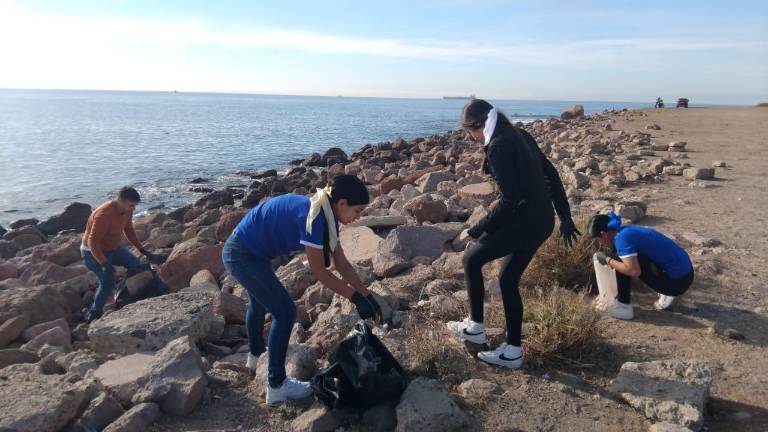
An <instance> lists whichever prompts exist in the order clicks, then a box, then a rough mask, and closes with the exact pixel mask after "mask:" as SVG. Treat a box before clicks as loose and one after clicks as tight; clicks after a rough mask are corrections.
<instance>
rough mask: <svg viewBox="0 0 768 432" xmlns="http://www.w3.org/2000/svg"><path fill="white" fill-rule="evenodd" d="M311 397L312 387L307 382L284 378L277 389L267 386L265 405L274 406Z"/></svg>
mask: <svg viewBox="0 0 768 432" xmlns="http://www.w3.org/2000/svg"><path fill="white" fill-rule="evenodd" d="M311 395H312V387H310V385H309V383H308V382H305V381H299V380H296V379H293V378H285V380H284V381H283V384H282V385H281V386H280V387H278V388H272V387H271V386H269V385H267V405H269V406H276V405H280V404H282V403H284V402H285V401H287V400H296V399H304V398H306V397H309V396H311Z"/></svg>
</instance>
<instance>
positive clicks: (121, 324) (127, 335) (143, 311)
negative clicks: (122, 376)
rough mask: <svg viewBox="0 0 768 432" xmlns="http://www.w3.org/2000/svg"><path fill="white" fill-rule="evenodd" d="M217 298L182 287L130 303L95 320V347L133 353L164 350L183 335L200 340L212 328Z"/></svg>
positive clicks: (92, 330)
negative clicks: (214, 303) (165, 293)
mask: <svg viewBox="0 0 768 432" xmlns="http://www.w3.org/2000/svg"><path fill="white" fill-rule="evenodd" d="M213 301H214V294H213V293H211V292H209V291H204V290H182V291H179V292H177V293H173V294H168V295H164V296H160V297H154V298H150V299H146V300H142V301H139V302H136V303H132V304H129V305H127V306H125V307H124V308H122V309H120V310H118V311H115V312H113V313H110V314H108V315H106V316H104V317H102V318H100V319H98V320H96V321H94V322H93V323H91V326H90V328H89V329H88V337H89V338H90V340H91V347H92V349H93V350H94V351H96V352H101V353H119V354H131V353H136V352H140V351H152V350H157V349H160V348H162V347H164V346H165V345H166V344H167V343H168V342H170V341H171V340H173V339H176V338H178V337H180V336H189V338H190V340H192V341H193V342H197V341H199V340H201V339H203V338H205V337H206V336H207V335H208V333H209V331H210V327H211V320H212V318H213Z"/></svg>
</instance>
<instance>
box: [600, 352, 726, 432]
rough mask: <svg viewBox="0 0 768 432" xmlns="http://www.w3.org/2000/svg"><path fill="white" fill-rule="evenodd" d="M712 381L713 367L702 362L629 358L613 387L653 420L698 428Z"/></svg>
mask: <svg viewBox="0 0 768 432" xmlns="http://www.w3.org/2000/svg"><path fill="white" fill-rule="evenodd" d="M711 384H712V370H711V369H710V368H709V367H708V366H706V365H705V364H703V363H698V362H693V363H687V362H683V361H679V360H661V361H653V362H646V363H633V362H628V363H624V364H623V365H622V366H621V371H619V374H618V375H617V376H616V378H615V379H614V380H613V381H612V382H611V391H612V392H614V393H616V394H618V395H620V396H621V398H623V399H624V400H625V401H626V402H627V403H628V404H629V405H631V406H632V407H634V408H636V409H637V410H639V411H640V412H641V413H642V414H643V415H645V416H646V417H647V418H649V419H651V420H654V421H657V422H669V423H673V424H676V425H680V426H684V427H688V428H691V429H694V430H698V429H699V428H700V427H701V423H702V421H703V420H704V414H703V413H704V407H705V406H706V403H707V399H708V398H709V387H710V385H711Z"/></svg>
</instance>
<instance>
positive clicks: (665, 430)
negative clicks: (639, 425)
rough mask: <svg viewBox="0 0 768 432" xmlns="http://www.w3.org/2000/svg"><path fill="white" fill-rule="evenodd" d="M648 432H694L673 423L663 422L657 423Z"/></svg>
mask: <svg viewBox="0 0 768 432" xmlns="http://www.w3.org/2000/svg"><path fill="white" fill-rule="evenodd" d="M648 432H693V431H692V430H691V429H688V428H687V427H683V426H680V425H676V424H673V423H668V422H662V423H656V424H654V425H653V426H651V427H650V428H648Z"/></svg>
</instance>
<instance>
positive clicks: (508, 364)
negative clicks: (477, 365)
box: [477, 355, 523, 369]
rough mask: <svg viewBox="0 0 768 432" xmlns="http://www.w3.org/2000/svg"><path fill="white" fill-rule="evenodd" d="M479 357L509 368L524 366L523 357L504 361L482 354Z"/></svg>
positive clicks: (489, 362) (487, 361)
mask: <svg viewBox="0 0 768 432" xmlns="http://www.w3.org/2000/svg"><path fill="white" fill-rule="evenodd" d="M477 358H479V359H480V360H482V361H484V362H486V363H488V364H492V365H496V366H501V367H505V368H507V369H520V368H521V367H523V359H520V360H514V361H504V360H497V359H493V358H483V357H481V356H480V355H478V356H477Z"/></svg>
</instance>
